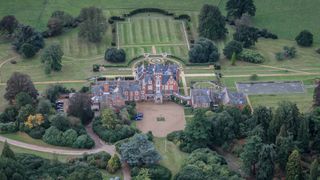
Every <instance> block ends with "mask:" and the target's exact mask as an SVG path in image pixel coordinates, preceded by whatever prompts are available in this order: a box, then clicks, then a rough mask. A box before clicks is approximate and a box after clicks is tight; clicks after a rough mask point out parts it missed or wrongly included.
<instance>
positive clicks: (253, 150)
mask: <svg viewBox="0 0 320 180" xmlns="http://www.w3.org/2000/svg"><path fill="white" fill-rule="evenodd" d="M262 145H263V144H262V140H261V138H260V137H258V136H251V137H250V138H249V139H248V140H247V142H246V144H245V145H244V147H243V152H242V153H241V155H240V157H241V160H242V162H243V167H242V168H243V169H244V170H245V172H246V173H247V174H251V175H255V174H256V164H257V162H258V157H259V153H260V150H261V147H262Z"/></svg>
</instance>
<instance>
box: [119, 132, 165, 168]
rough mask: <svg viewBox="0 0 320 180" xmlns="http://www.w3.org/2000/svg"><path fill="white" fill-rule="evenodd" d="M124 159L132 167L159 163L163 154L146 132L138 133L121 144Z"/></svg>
mask: <svg viewBox="0 0 320 180" xmlns="http://www.w3.org/2000/svg"><path fill="white" fill-rule="evenodd" d="M119 149H120V154H121V159H122V161H124V162H126V163H128V164H129V165H130V166H131V167H134V166H143V165H152V164H157V163H158V162H159V161H160V159H161V156H160V154H159V153H158V152H157V150H156V148H155V146H154V144H153V143H152V142H150V141H149V140H148V137H147V136H146V135H144V134H136V135H134V136H133V137H131V138H130V139H129V141H128V142H127V143H123V144H122V145H121V146H120V148H119Z"/></svg>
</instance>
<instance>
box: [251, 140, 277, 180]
mask: <svg viewBox="0 0 320 180" xmlns="http://www.w3.org/2000/svg"><path fill="white" fill-rule="evenodd" d="M274 149H275V148H274V145H273V144H265V145H263V146H262V147H261V150H260V152H259V156H258V163H257V174H256V178H257V180H272V179H273V175H274V166H275V157H276V153H275V150H274Z"/></svg>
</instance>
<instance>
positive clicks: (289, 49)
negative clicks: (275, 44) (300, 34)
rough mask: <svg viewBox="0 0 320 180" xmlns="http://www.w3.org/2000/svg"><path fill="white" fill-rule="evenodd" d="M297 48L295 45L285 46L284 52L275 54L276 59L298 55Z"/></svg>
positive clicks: (280, 59) (291, 57)
mask: <svg viewBox="0 0 320 180" xmlns="http://www.w3.org/2000/svg"><path fill="white" fill-rule="evenodd" d="M296 53H297V50H296V48H295V47H288V46H284V47H283V52H277V53H276V54H275V56H276V59H277V60H278V61H282V60H284V59H293V58H295V57H296Z"/></svg>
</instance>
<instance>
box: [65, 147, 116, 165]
mask: <svg viewBox="0 0 320 180" xmlns="http://www.w3.org/2000/svg"><path fill="white" fill-rule="evenodd" d="M110 158H111V155H110V154H108V153H107V152H105V151H101V152H98V153H95V154H84V155H83V156H82V157H80V158H75V159H71V160H70V161H69V162H70V163H79V164H81V163H84V162H85V163H88V164H89V165H91V166H95V167H96V168H99V169H106V168H107V165H108V161H109V160H110Z"/></svg>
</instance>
